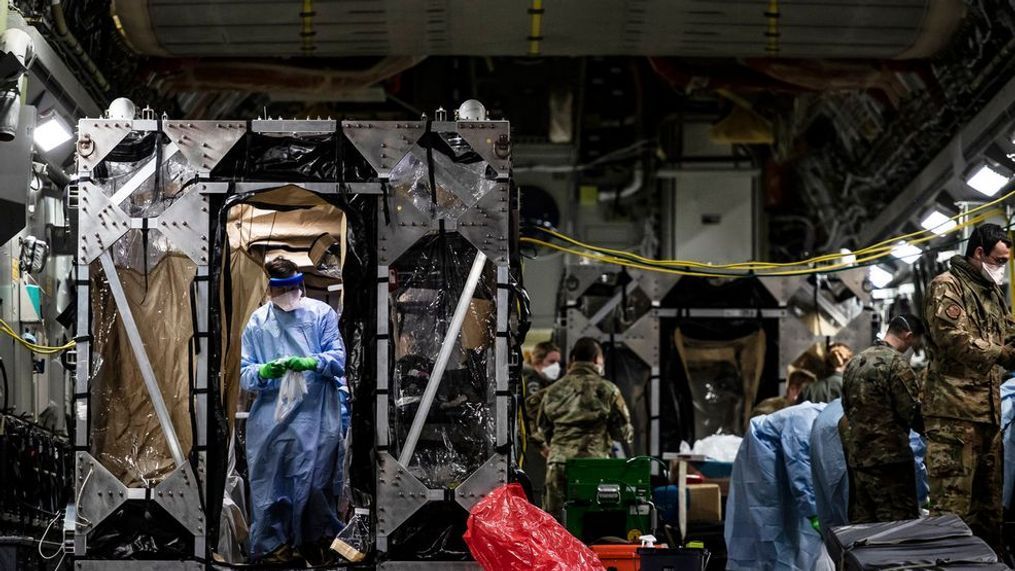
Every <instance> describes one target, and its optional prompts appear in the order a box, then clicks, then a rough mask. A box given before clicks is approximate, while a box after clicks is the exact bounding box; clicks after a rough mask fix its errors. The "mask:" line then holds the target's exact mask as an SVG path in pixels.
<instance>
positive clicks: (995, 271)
mask: <svg viewBox="0 0 1015 571" xmlns="http://www.w3.org/2000/svg"><path fill="white" fill-rule="evenodd" d="M1004 270H1005V267H1004V266H1003V265H1001V266H995V265H994V264H991V263H990V262H987V261H984V262H983V270H982V273H983V276H984V277H985V278H987V279H989V280H992V281H993V282H994V283H996V284H997V285H1001V283H1002V282H1004Z"/></svg>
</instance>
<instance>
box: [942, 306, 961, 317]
mask: <svg viewBox="0 0 1015 571" xmlns="http://www.w3.org/2000/svg"><path fill="white" fill-rule="evenodd" d="M945 315H947V316H948V317H949V318H951V319H958V318H959V317H962V308H961V307H959V304H957V303H952V304H950V305H949V306H948V307H946V308H945Z"/></svg>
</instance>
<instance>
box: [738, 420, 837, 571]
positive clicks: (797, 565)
mask: <svg viewBox="0 0 1015 571" xmlns="http://www.w3.org/2000/svg"><path fill="white" fill-rule="evenodd" d="M825 406H826V405H825V404H824V403H821V404H818V403H812V402H805V403H803V404H798V405H796V406H791V407H789V408H784V409H782V410H780V411H778V412H775V413H772V414H769V415H765V416H758V417H755V418H752V419H751V423H750V426H749V427H748V430H747V434H745V435H744V440H743V441H742V442H741V443H740V449H739V451H738V452H737V458H736V461H734V462H733V474H732V476H731V477H730V492H729V497H728V498H727V500H726V533H725V535H726V549H727V564H726V569H728V570H731V571H824V570H829V571H831V570H832V569H834V564H833V563H832V560H831V558H830V557H829V556H828V553H827V551H826V550H825V547H824V544H823V542H822V537H821V533H820V531H819V530H820V523H819V521H818V518H817V514H818V510H817V506H816V504H815V498H814V482H813V475H812V473H811V451H810V436H811V427H812V425H813V424H814V420H815V419H816V418H817V417H818V415H819V414H820V413H821V411H822V410H824V408H825Z"/></svg>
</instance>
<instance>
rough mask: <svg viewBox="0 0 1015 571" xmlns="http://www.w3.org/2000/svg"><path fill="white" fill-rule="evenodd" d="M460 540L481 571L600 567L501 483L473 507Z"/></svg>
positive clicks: (564, 570) (587, 552) (510, 486)
mask: <svg viewBox="0 0 1015 571" xmlns="http://www.w3.org/2000/svg"><path fill="white" fill-rule="evenodd" d="M465 543H466V545H468V546H469V551H471V552H472V556H473V557H475V558H476V561H477V562H479V564H480V565H482V566H483V569H486V571H528V570H530V569H532V570H537V571H585V570H588V571H593V570H595V571H602V570H603V564H602V563H600V561H599V558H598V557H596V554H595V553H593V552H592V550H591V549H589V548H588V547H586V546H585V544H583V543H582V542H580V541H578V540H577V539H575V537H574V536H573V535H571V534H570V533H568V531H567V530H566V529H564V526H562V525H560V524H559V523H557V520H555V519H553V517H551V516H550V514H548V513H546V512H544V511H543V510H541V509H539V508H537V507H536V506H534V505H532V504H530V503H529V501H528V500H526V499H525V492H523V491H522V487H521V486H520V485H518V484H508V485H506V486H501V487H499V488H497V489H496V490H494V491H493V492H491V493H490V495H488V496H487V497H486V498H484V499H483V500H481V501H480V502H479V503H477V504H476V505H475V506H473V507H472V512H471V513H470V514H469V522H468V530H467V531H466V532H465Z"/></svg>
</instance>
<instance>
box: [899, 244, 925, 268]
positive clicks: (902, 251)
mask: <svg viewBox="0 0 1015 571" xmlns="http://www.w3.org/2000/svg"><path fill="white" fill-rule="evenodd" d="M922 253H923V250H921V249H920V248H917V247H916V246H914V245H912V244H908V243H906V242H899V243H898V244H897V245H896V246H895V247H894V248H892V256H894V257H895V258H897V259H899V260H902V261H903V262H906V263H907V264H912V263H913V262H915V261H916V260H917V259H918V258H919V257H920V254H922Z"/></svg>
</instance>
